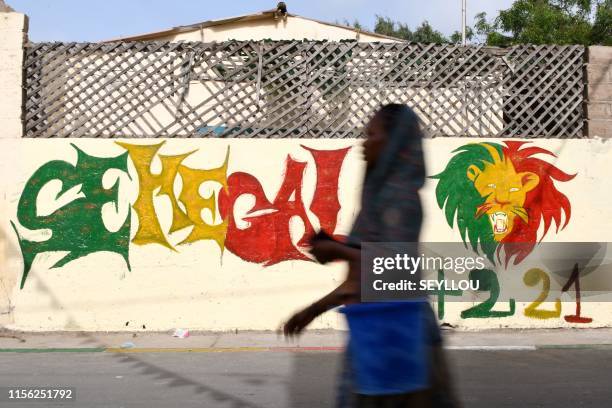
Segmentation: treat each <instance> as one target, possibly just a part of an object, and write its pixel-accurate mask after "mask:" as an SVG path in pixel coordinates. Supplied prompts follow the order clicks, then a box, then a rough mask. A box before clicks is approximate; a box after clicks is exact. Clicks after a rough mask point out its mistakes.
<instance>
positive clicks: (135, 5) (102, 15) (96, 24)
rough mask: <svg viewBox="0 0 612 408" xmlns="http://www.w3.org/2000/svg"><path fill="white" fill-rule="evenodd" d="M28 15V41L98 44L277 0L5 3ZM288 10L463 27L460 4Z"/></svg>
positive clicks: (335, 4) (471, 4)
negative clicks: (426, 21)
mask: <svg viewBox="0 0 612 408" xmlns="http://www.w3.org/2000/svg"><path fill="white" fill-rule="evenodd" d="M5 1H6V3H7V4H9V5H10V6H12V7H13V8H14V9H15V10H17V11H20V12H22V13H26V14H27V15H29V16H30V39H31V40H32V41H98V40H104V39H110V38H114V37H119V36H125V35H131V34H140V33H145V32H151V31H158V30H162V29H166V28H170V27H174V26H178V25H186V24H192V23H196V22H199V21H204V20H210V19H217V18H223V17H231V16H236V15H240V14H248V13H253V12H257V11H261V10H268V9H271V8H274V7H275V6H276V3H277V1H276V0H5ZM467 2H468V24H471V23H472V21H473V17H474V15H475V14H476V13H478V12H480V11H486V12H487V14H488V15H489V16H494V15H496V14H497V11H498V10H500V9H505V8H508V6H509V5H510V4H512V0H467ZM285 3H287V8H288V9H289V12H291V13H295V14H299V15H301V16H304V17H311V18H316V19H319V20H325V21H330V22H334V21H336V20H338V21H343V20H344V19H347V20H349V21H351V22H352V21H353V20H355V19H357V20H359V21H360V22H361V23H362V24H364V25H365V26H366V27H367V28H369V29H371V28H372V27H373V24H374V16H375V15H376V14H379V15H383V16H390V17H392V18H393V19H395V20H400V21H403V22H405V23H408V25H409V26H410V27H411V28H414V27H415V26H417V25H418V24H420V23H421V21H423V20H428V21H429V22H430V23H431V24H432V25H433V26H434V27H435V28H436V29H438V30H440V31H442V32H443V33H445V34H447V35H448V34H450V33H452V32H453V31H455V30H458V29H459V28H460V27H461V0H286V1H285Z"/></svg>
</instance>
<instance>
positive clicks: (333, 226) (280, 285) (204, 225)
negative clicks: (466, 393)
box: [0, 138, 612, 330]
mask: <svg viewBox="0 0 612 408" xmlns="http://www.w3.org/2000/svg"><path fill="white" fill-rule="evenodd" d="M35 142H36V143H35ZM469 142H471V143H469ZM1 143H2V142H1V141H0V144H1ZM5 143H7V144H10V145H9V148H7V149H0V159H2V160H0V168H2V169H3V171H4V172H5V174H8V176H7V177H6V178H5V179H6V180H4V181H0V184H2V186H3V188H4V189H5V190H6V191H7V194H6V195H5V197H4V198H0V202H3V203H4V205H5V208H7V209H8V210H9V211H7V214H9V215H7V216H6V217H5V218H4V219H3V220H2V225H3V226H4V228H5V229H8V231H9V233H10V234H9V235H10V239H11V240H14V241H15V245H14V246H13V248H14V250H13V249H11V251H12V252H11V256H12V257H13V258H11V261H10V262H8V261H7V263H6V265H8V266H7V268H5V270H8V269H10V270H11V274H13V275H12V276H14V277H15V278H14V279H13V280H12V282H15V281H17V284H15V286H16V290H15V292H14V293H13V294H12V296H13V298H12V299H11V302H12V303H14V304H15V305H16V309H15V310H18V311H20V313H21V315H19V316H18V319H20V320H19V324H17V325H16V326H15V327H18V328H23V329H32V328H34V329H36V328H39V327H40V328H43V329H45V330H54V329H56V328H58V329H61V328H62V327H63V326H62V323H57V321H58V319H57V318H55V317H54V318H53V320H51V321H47V316H46V315H44V314H43V313H45V312H44V310H45V307H46V306H45V304H44V302H43V301H42V300H40V301H39V300H38V297H39V296H40V291H39V290H38V289H37V285H36V283H37V280H38V278H39V277H43V278H44V279H45V281H48V282H45V283H48V286H50V287H53V289H54V291H55V292H54V293H56V294H57V298H59V299H62V301H63V302H65V304H66V306H65V308H66V310H69V311H70V312H71V313H72V314H73V315H74V316H77V318H78V320H79V323H80V324H81V326H80V328H82V329H85V330H90V329H91V330H124V329H125V326H124V324H125V321H126V320H138V321H142V322H143V324H144V323H145V319H150V320H148V321H146V323H147V328H155V329H157V330H165V329H168V328H172V327H191V328H194V329H195V328H202V329H210V330H233V329H234V328H238V329H257V330H259V329H264V330H269V329H273V328H275V326H276V325H277V324H278V322H279V321H281V320H282V319H283V318H284V317H286V316H285V314H286V313H288V312H287V310H288V309H286V308H281V307H278V305H279V304H283V305H289V306H287V307H288V308H292V307H293V305H295V307H299V306H300V305H302V304H303V303H304V302H308V301H311V300H312V298H314V296H316V295H317V294H319V295H321V294H323V293H322V292H324V291H327V290H330V289H331V288H332V287H334V286H335V285H336V284H337V279H338V278H339V277H341V276H342V274H343V273H344V270H343V268H342V266H341V265H330V266H326V267H320V266H318V265H317V264H315V263H313V262H311V261H310V259H309V258H308V256H307V255H306V254H305V250H304V245H305V242H306V240H307V238H308V236H309V235H310V234H312V233H313V232H314V231H315V230H316V229H318V228H322V229H324V230H325V231H326V232H327V233H329V234H331V235H335V236H338V237H341V236H342V233H345V232H346V231H348V229H349V228H350V224H351V222H352V219H353V217H354V215H355V212H356V211H357V209H358V200H359V197H360V194H359V191H358V186H357V185H354V184H353V182H354V181H355V179H356V177H357V175H358V172H359V171H362V163H361V161H360V157H359V154H358V152H357V149H352V146H354V145H356V144H358V143H359V141H357V140H352V141H346V140H334V141H326V142H325V143H321V141H320V140H301V141H298V140H221V139H216V140H208V139H206V140H205V139H199V140H181V141H178V140H168V141H159V140H143V141H111V140H78V141H76V142H74V143H72V144H70V145H69V144H68V142H67V141H65V140H45V141H40V140H36V141H33V140H23V141H16V142H13V141H11V142H5ZM15 146H18V147H17V148H15ZM20 146H25V147H20ZM611 148H612V147H610V146H609V144H605V143H603V142H598V141H584V140H571V141H563V142H561V141H557V140H538V141H532V142H522V141H514V140H509V141H502V140H486V141H483V140H480V139H479V140H466V139H464V138H448V139H444V140H442V139H428V140H426V141H425V142H424V152H425V154H426V160H427V164H428V171H429V174H430V177H429V179H428V182H427V183H426V185H425V187H424V188H423V190H422V198H423V203H424V206H425V210H426V219H425V221H424V225H423V235H422V240H423V241H427V242H451V241H455V242H457V241H459V242H460V241H463V243H464V244H465V245H466V248H468V249H467V251H476V252H478V253H480V254H483V255H486V257H487V258H488V259H489V260H490V263H491V265H488V266H487V268H486V269H478V270H472V271H469V272H466V273H467V274H468V275H469V277H470V278H471V279H473V280H478V281H479V282H480V289H479V291H478V293H476V294H474V297H473V299H474V300H473V301H470V302H465V301H463V300H461V301H457V299H459V297H460V296H463V297H462V299H466V298H468V297H469V296H472V293H470V294H468V296H467V297H466V296H465V294H464V293H462V292H461V291H460V290H451V289H447V288H444V287H441V288H440V290H439V291H438V293H433V294H432V300H433V301H434V304H435V308H436V310H437V313H438V317H439V318H440V319H442V320H444V321H446V322H450V323H452V324H458V325H460V326H465V327H471V328H485V327H499V326H502V325H508V326H516V327H535V326H537V327H558V326H560V325H567V324H571V325H576V324H582V325H584V324H589V325H612V311H611V310H609V308H608V310H607V311H606V310H605V307H604V308H601V307H599V308H597V307H595V306H594V305H595V303H596V302H595V301H591V300H590V299H589V298H587V296H590V295H589V294H588V291H592V290H593V289H592V288H593V287H597V286H596V285H597V281H598V279H600V280H601V279H607V278H602V277H601V275H602V272H600V270H599V269H598V270H597V273H593V274H591V275H588V276H586V277H585V276H584V274H583V273H582V269H581V267H579V266H577V267H574V265H566V266H567V268H569V270H570V272H571V274H568V275H567V276H563V277H560V276H559V275H558V274H557V275H555V274H554V271H553V269H551V267H550V266H548V265H546V264H544V263H542V262H540V261H538V259H536V258H537V256H536V254H537V253H538V251H537V250H536V249H537V248H540V245H542V244H541V242H542V241H543V242H551V241H557V240H558V239H561V240H563V241H566V242H570V241H575V242H581V241H598V242H609V241H610V240H609V231H611V230H612V220H610V218H609V217H607V216H606V214H607V206H608V204H609V202H610V200H612V193H611V192H610V191H609V189H606V188H604V187H603V186H604V184H605V183H604V178H602V177H601V174H604V173H605V172H606V171H607V170H606V169H608V168H609V165H610V163H609V153H610V151H609V149H611ZM17 149H21V151H20V154H19V155H16V156H19V157H29V159H28V161H27V166H23V168H22V167H20V164H19V163H18V162H16V161H15V160H13V163H12V164H10V163H9V161H10V160H11V159H10V158H11V153H9V152H10V151H16V150H17ZM553 152H555V153H553ZM28 155H29V156H28ZM3 163H4V164H3ZM16 163H17V164H16ZM109 175H111V176H109ZM49 186H53V187H52V188H51V187H49ZM7 197H8V198H7ZM2 199H3V200H4V201H1V200H2ZM10 214H13V215H12V216H11V215H10ZM0 216H1V214H0ZM111 218H112V222H111V221H109V219H111ZM581 225H590V226H591V227H590V228H589V229H588V230H587V229H585V228H582V227H580V226H581ZM11 226H12V227H11ZM15 237H17V239H16V240H15ZM543 238H544V240H543ZM516 243H520V244H521V245H514V244H516ZM196 244H197V245H196ZM13 252H14V254H13ZM108 253H112V254H115V255H112V257H108V256H107V254H108ZM117 255H118V256H117ZM7 259H8V258H7ZM105 259H108V260H109V265H108V266H107V265H103V266H102V267H100V265H99V263H100V262H104V260H105ZM77 260H79V262H76V261H77ZM286 261H298V262H289V263H287V262H286ZM538 262H540V263H538ZM34 268H36V272H32V270H33V269H34ZM60 268H64V269H60ZM257 271H266V273H265V274H260V273H257ZM449 274H450V271H444V270H441V271H438V274H437V276H438V279H439V280H440V281H443V280H444V279H445V276H449ZM332 275H333V276H332ZM34 276H35V278H34ZM435 276H436V275H435V272H434V279H435ZM99 285H104V286H103V287H104V288H105V289H104V291H99V287H100V286H99ZM326 285H327V286H326ZM17 287H18V288H20V289H17ZM510 288H513V289H510ZM515 288H519V289H520V290H524V292H522V293H525V295H524V296H523V297H522V298H520V299H519V298H518V297H516V299H515V298H514V297H515V296H514V295H512V293H516V292H512V290H514V289H515ZM581 289H582V299H581ZM99 292H100V293H99ZM101 292H104V293H101ZM561 295H563V296H561ZM43 298H44V296H43ZM469 298H470V299H472V297H469ZM92 299H94V300H92ZM269 299H274V300H269ZM587 300H588V301H587ZM96 302H97V303H96ZM150 302H153V304H154V305H155V310H156V312H155V318H152V317H151V316H152V314H151V309H150V308H149V304H150ZM292 302H293V303H292ZM109 305H110V306H109ZM162 305H163V307H159V306H162ZM20 306H21V308H20ZM245 308H248V309H249V311H250V312H251V313H247V314H245V313H243V311H244V310H245ZM37 310H42V311H40V312H37ZM53 313H56V314H57V313H61V312H59V311H53ZM49 314H51V312H49ZM118 315H121V316H126V317H125V320H123V321H119V320H118V317H117V316H118ZM54 316H55V315H54ZM179 317H180V318H179ZM139 319H140V320H139ZM153 320H154V321H153ZM340 320H341V319H339V318H338V317H337V316H334V314H328V315H326V316H324V317H323V318H322V320H321V321H317V322H315V326H314V327H317V328H325V327H327V328H330V327H338V324H339V323H338V322H339V321H340ZM125 330H127V329H125Z"/></svg>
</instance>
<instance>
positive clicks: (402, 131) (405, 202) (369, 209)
mask: <svg viewBox="0 0 612 408" xmlns="http://www.w3.org/2000/svg"><path fill="white" fill-rule="evenodd" d="M376 117H377V119H378V120H381V121H382V124H383V128H384V130H385V132H386V134H387V140H386V144H385V146H384V147H383V150H382V152H381V154H380V157H379V158H378V159H377V161H376V163H375V164H374V166H373V167H371V168H369V169H368V170H367V172H366V177H365V181H364V185H363V192H362V197H361V212H360V213H359V215H358V217H357V220H356V222H355V225H354V226H353V230H352V231H351V233H350V235H349V243H352V244H359V243H360V242H416V241H418V235H419V232H420V228H421V221H422V211H421V203H420V199H419V195H418V190H419V189H420V188H421V187H422V186H423V184H424V182H425V165H424V159H423V150H422V143H421V141H422V133H421V130H420V126H419V120H418V117H417V115H416V114H415V113H414V111H413V110H412V109H410V108H409V107H408V106H406V105H400V104H390V105H385V106H383V107H382V108H381V109H380V110H379V111H378V112H377V113H376Z"/></svg>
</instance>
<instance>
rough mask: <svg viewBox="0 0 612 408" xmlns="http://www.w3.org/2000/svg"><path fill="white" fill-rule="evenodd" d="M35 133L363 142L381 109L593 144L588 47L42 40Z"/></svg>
mask: <svg viewBox="0 0 612 408" xmlns="http://www.w3.org/2000/svg"><path fill="white" fill-rule="evenodd" d="M25 55H26V57H25V76H26V77H25V88H26V99H25V136H26V137H260V138H261V137H264V138H265V137H274V138H277V137H281V138H282V137H287V138H300V137H304V138H308V137H324V138H355V137H360V136H361V128H362V126H363V124H364V121H365V119H366V118H368V117H369V116H370V115H371V114H372V112H373V111H374V110H375V109H376V108H377V107H378V106H380V105H381V104H383V103H386V102H403V103H407V104H409V105H410V106H412V107H413V108H414V109H415V110H416V111H417V113H418V114H419V116H420V117H421V119H422V121H423V126H424V128H425V130H426V131H427V133H428V135H430V136H469V137H555V138H575V137H583V136H584V128H585V126H584V122H585V115H584V102H585V99H584V93H585V92H584V90H585V83H586V82H585V81H586V80H585V74H584V71H585V69H584V66H585V61H584V59H585V48H584V47H583V46H533V45H521V46H515V47H511V48H507V49H498V48H491V47H483V46H478V47H460V46H458V45H453V44H442V45H440V44H438V45H436V44H414V43H357V42H349V41H347V42H313V41H265V42H259V41H257V42H256V41H244V42H239V41H231V42H224V43H185V42H183V43H170V42H116V43H104V44H99V43H34V44H29V45H28V46H27V47H26V54H25Z"/></svg>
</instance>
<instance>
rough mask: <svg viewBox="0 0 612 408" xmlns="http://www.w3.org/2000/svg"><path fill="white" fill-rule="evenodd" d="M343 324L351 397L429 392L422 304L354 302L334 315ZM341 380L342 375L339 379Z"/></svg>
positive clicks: (426, 311) (425, 305)
mask: <svg viewBox="0 0 612 408" xmlns="http://www.w3.org/2000/svg"><path fill="white" fill-rule="evenodd" d="M340 311H341V312H342V313H343V314H344V315H345V316H346V319H347V321H348V326H349V329H350V340H349V343H348V345H347V360H348V361H347V363H349V367H350V369H349V373H347V374H349V375H350V377H351V378H346V379H344V381H347V380H348V381H350V383H351V384H352V386H351V388H352V392H353V393H357V394H365V395H391V394H404V393H410V392H416V391H420V390H424V389H427V388H429V387H430V381H429V353H430V348H429V347H430V345H431V343H432V339H431V338H430V337H431V330H429V325H430V322H428V319H429V318H430V314H431V312H430V310H429V304H428V303H427V302H426V301H412V302H381V303H359V304H354V305H347V306H345V307H343V308H342V309H341V310H340ZM345 375H346V374H345Z"/></svg>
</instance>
